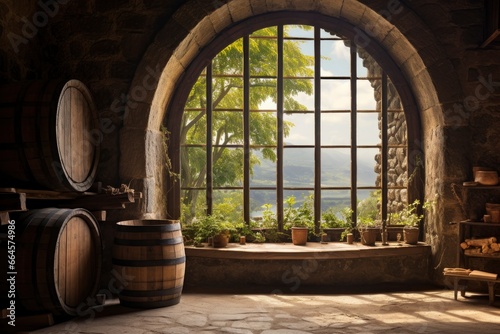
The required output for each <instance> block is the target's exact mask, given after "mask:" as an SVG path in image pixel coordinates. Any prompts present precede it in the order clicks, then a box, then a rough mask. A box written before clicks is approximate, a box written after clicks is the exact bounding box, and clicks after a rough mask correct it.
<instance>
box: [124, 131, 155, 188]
mask: <svg viewBox="0 0 500 334" xmlns="http://www.w3.org/2000/svg"><path fill="white" fill-rule="evenodd" d="M146 138H147V132H146V131H145V130H144V129H137V128H135V129H134V128H123V129H122V130H121V131H120V171H119V172H120V179H121V180H132V179H143V178H145V177H147V176H146V163H147V161H148V157H147V155H148V154H149V153H148V152H147V151H146V145H145V143H146Z"/></svg>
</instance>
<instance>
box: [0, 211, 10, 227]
mask: <svg viewBox="0 0 500 334" xmlns="http://www.w3.org/2000/svg"><path fill="white" fill-rule="evenodd" d="M9 220H10V215H9V213H8V212H0V223H1V224H0V225H8V224H9Z"/></svg>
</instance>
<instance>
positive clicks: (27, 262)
mask: <svg viewBox="0 0 500 334" xmlns="http://www.w3.org/2000/svg"><path fill="white" fill-rule="evenodd" d="M17 229H19V230H18V231H16V234H17V233H18V234H17V235H16V239H17V245H16V246H17V249H16V251H17V261H16V265H17V276H16V290H17V291H16V293H17V298H18V300H19V302H20V303H21V304H22V305H23V307H24V308H25V309H26V310H28V311H37V312H39V311H49V312H52V313H54V314H56V315H63V314H69V315H77V313H78V308H79V307H80V308H81V309H83V310H85V309H87V308H88V306H91V305H86V304H85V303H87V299H88V298H90V300H92V298H93V297H95V294H96V292H97V289H98V287H99V279H100V274H101V264H102V245H101V234H100V229H99V225H98V223H97V221H96V219H95V218H94V216H92V214H91V213H90V212H88V211H87V210H84V209H56V208H47V209H40V210H32V211H29V212H28V213H27V214H26V215H25V216H24V217H21V219H20V220H17V221H16V230H17ZM82 303H83V304H82Z"/></svg>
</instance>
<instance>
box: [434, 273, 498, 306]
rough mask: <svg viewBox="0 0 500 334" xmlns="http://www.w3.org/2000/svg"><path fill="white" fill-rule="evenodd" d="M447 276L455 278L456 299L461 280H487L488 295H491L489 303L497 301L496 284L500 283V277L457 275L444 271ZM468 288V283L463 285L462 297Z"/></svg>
mask: <svg viewBox="0 0 500 334" xmlns="http://www.w3.org/2000/svg"><path fill="white" fill-rule="evenodd" d="M444 275H445V276H448V277H451V278H453V290H454V293H455V300H457V294H458V287H459V282H460V281H477V282H486V284H488V296H489V304H490V305H493V303H494V302H495V285H496V284H497V283H500V279H496V280H495V279H487V278H481V277H474V276H467V275H457V274H450V273H444ZM466 289H467V283H466V282H465V284H462V285H461V289H460V294H461V296H462V297H465V291H466Z"/></svg>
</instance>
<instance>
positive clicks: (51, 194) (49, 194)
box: [16, 189, 96, 200]
mask: <svg viewBox="0 0 500 334" xmlns="http://www.w3.org/2000/svg"><path fill="white" fill-rule="evenodd" d="M16 192H18V193H25V194H26V198H27V199H46V200H65V199H67V200H70V199H75V198H80V197H86V196H92V195H96V194H95V193H91V192H84V193H79V192H62V191H53V190H40V189H16Z"/></svg>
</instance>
